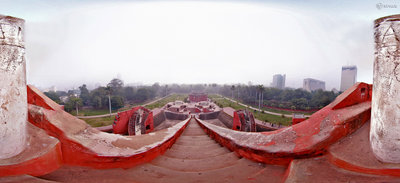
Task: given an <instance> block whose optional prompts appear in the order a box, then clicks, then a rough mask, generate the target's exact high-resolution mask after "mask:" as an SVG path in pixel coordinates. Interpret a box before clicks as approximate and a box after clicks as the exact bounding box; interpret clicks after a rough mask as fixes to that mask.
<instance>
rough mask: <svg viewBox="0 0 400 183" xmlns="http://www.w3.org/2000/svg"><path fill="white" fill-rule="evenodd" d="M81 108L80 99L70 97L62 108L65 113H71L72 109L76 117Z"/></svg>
mask: <svg viewBox="0 0 400 183" xmlns="http://www.w3.org/2000/svg"><path fill="white" fill-rule="evenodd" d="M81 106H82V99H80V98H78V97H75V96H71V97H69V99H68V101H67V103H66V104H65V106H64V109H65V110H66V111H67V112H71V111H72V110H73V109H75V110H76V115H78V114H79V107H81Z"/></svg>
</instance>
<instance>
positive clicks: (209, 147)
mask: <svg viewBox="0 0 400 183" xmlns="http://www.w3.org/2000/svg"><path fill="white" fill-rule="evenodd" d="M219 148H224V147H222V146H220V145H219V144H217V143H214V144H210V145H204V146H186V145H179V144H174V145H173V146H172V147H171V149H173V150H177V151H187V152H193V153H203V152H207V151H213V150H215V149H219Z"/></svg>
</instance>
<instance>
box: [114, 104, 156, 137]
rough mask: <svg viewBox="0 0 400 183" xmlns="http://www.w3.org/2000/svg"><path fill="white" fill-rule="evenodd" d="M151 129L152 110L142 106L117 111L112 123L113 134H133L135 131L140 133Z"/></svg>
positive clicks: (148, 131) (152, 125)
mask: <svg viewBox="0 0 400 183" xmlns="http://www.w3.org/2000/svg"><path fill="white" fill-rule="evenodd" d="M136 124H137V125H136ZM136 128H140V129H136ZM135 129H136V130H135ZM153 130H154V121H153V112H152V111H150V110H148V109H146V108H144V107H142V106H138V107H134V108H132V109H131V110H128V111H124V112H119V113H118V114H117V115H116V116H115V120H114V123H113V132H114V133H115V134H122V135H126V134H128V135H135V134H136V133H135V131H138V132H139V131H140V133H141V134H146V133H150V132H151V131H153Z"/></svg>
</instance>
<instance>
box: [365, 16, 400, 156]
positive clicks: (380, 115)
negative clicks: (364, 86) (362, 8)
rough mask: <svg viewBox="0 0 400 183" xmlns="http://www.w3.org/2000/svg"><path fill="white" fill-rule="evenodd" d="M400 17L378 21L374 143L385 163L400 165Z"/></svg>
mask: <svg viewBox="0 0 400 183" xmlns="http://www.w3.org/2000/svg"><path fill="white" fill-rule="evenodd" d="M399 40H400V15H394V16H389V17H383V18H380V19H377V20H375V49H376V51H375V62H374V83H373V86H374V87H373V96H372V116H371V131H370V141H371V147H372V150H373V152H374V154H375V156H376V157H377V158H378V159H379V160H381V161H383V162H391V163H400V141H399V139H400V133H399V131H400V125H399V122H400V110H399V108H400V100H399V99H400V67H399V65H400V51H399V46H400V41H399Z"/></svg>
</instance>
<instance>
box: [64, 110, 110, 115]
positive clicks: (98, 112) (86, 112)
mask: <svg viewBox="0 0 400 183" xmlns="http://www.w3.org/2000/svg"><path fill="white" fill-rule="evenodd" d="M117 111H118V110H112V111H111V112H112V113H114V112H117ZM109 113H110V111H109V109H80V110H79V113H78V116H95V115H102V114H109ZM70 114H72V115H74V116H75V115H76V110H73V111H71V112H70Z"/></svg>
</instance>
